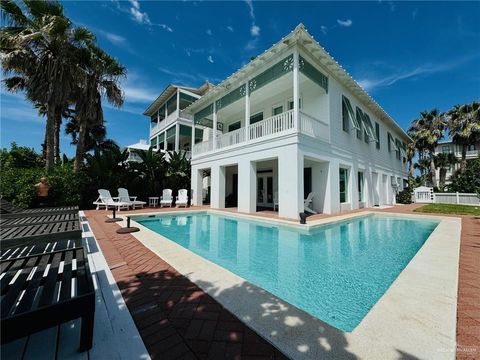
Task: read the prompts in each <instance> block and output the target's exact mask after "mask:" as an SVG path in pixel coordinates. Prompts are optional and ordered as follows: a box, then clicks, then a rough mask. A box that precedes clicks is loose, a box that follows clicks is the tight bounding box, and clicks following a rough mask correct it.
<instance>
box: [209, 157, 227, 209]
mask: <svg viewBox="0 0 480 360" xmlns="http://www.w3.org/2000/svg"><path fill="white" fill-rule="evenodd" d="M211 174H212V175H211V176H212V179H211V181H212V182H211V195H210V201H211V207H212V208H213V209H223V208H224V207H225V167H223V166H219V165H215V166H212V173H211Z"/></svg>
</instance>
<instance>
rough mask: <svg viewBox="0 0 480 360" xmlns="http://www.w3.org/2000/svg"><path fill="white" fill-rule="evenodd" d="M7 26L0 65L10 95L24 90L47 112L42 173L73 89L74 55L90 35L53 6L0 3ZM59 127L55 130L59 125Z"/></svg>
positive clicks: (0, 33)
mask: <svg viewBox="0 0 480 360" xmlns="http://www.w3.org/2000/svg"><path fill="white" fill-rule="evenodd" d="M0 6H1V13H2V18H3V19H4V20H6V23H7V25H8V26H4V27H2V28H1V30H0V50H1V53H2V57H1V64H2V68H3V71H4V72H5V74H6V75H9V76H10V75H11V76H10V77H8V78H5V79H4V84H5V87H6V88H7V89H8V90H9V91H14V92H15V91H19V90H23V91H25V93H26V97H27V99H28V100H30V101H32V102H34V103H39V104H44V106H45V107H46V115H47V121H46V129H45V139H46V144H45V168H46V170H47V171H50V170H52V169H53V166H54V158H55V128H56V124H57V125H58V124H59V122H60V121H61V116H62V111H63V110H64V108H65V106H66V104H67V103H68V101H69V99H70V98H71V95H72V90H73V88H74V87H75V86H76V83H77V82H76V80H77V79H78V78H79V72H81V71H82V70H81V68H80V67H79V66H78V63H77V59H78V51H77V50H79V49H81V48H84V47H85V46H86V45H87V44H89V43H91V42H92V40H93V39H94V37H93V34H92V33H91V32H89V31H88V30H87V29H85V28H80V27H74V26H72V22H71V21H70V20H69V19H67V18H66V17H65V16H64V13H63V7H62V5H61V4H60V3H58V2H55V1H27V0H23V1H22V2H21V6H20V5H17V3H16V2H15V1H13V0H2V1H1V2H0ZM58 126H59V125H58Z"/></svg>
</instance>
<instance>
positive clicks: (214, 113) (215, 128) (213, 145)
mask: <svg viewBox="0 0 480 360" xmlns="http://www.w3.org/2000/svg"><path fill="white" fill-rule="evenodd" d="M212 133H213V140H212V141H213V144H212V149H213V150H216V149H217V105H216V104H215V100H214V101H213V131H212Z"/></svg>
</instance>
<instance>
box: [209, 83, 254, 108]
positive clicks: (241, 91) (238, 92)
mask: <svg viewBox="0 0 480 360" xmlns="http://www.w3.org/2000/svg"><path fill="white" fill-rule="evenodd" d="M245 94H246V85H245V84H243V85H242V86H239V87H238V88H236V89H235V90H233V91H230V92H229V93H228V94H227V95H225V96H224V97H222V98H221V99H220V100H217V101H216V103H215V105H216V107H217V111H219V110H220V109H222V108H224V107H226V106H228V105H230V104H233V103H234V102H235V101H237V100H240V99H241V98H243V97H244V96H245Z"/></svg>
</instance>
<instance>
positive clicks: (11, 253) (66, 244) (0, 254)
mask: <svg viewBox="0 0 480 360" xmlns="http://www.w3.org/2000/svg"><path fill="white" fill-rule="evenodd" d="M81 246H83V241H82V239H62V240H50V241H45V242H37V243H35V244H32V245H24V246H19V247H15V248H7V249H4V248H3V247H2V249H0V260H10V259H16V258H19V257H25V256H30V255H40V254H45V253H49V252H52V251H58V250H67V249H73V248H76V247H81Z"/></svg>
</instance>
